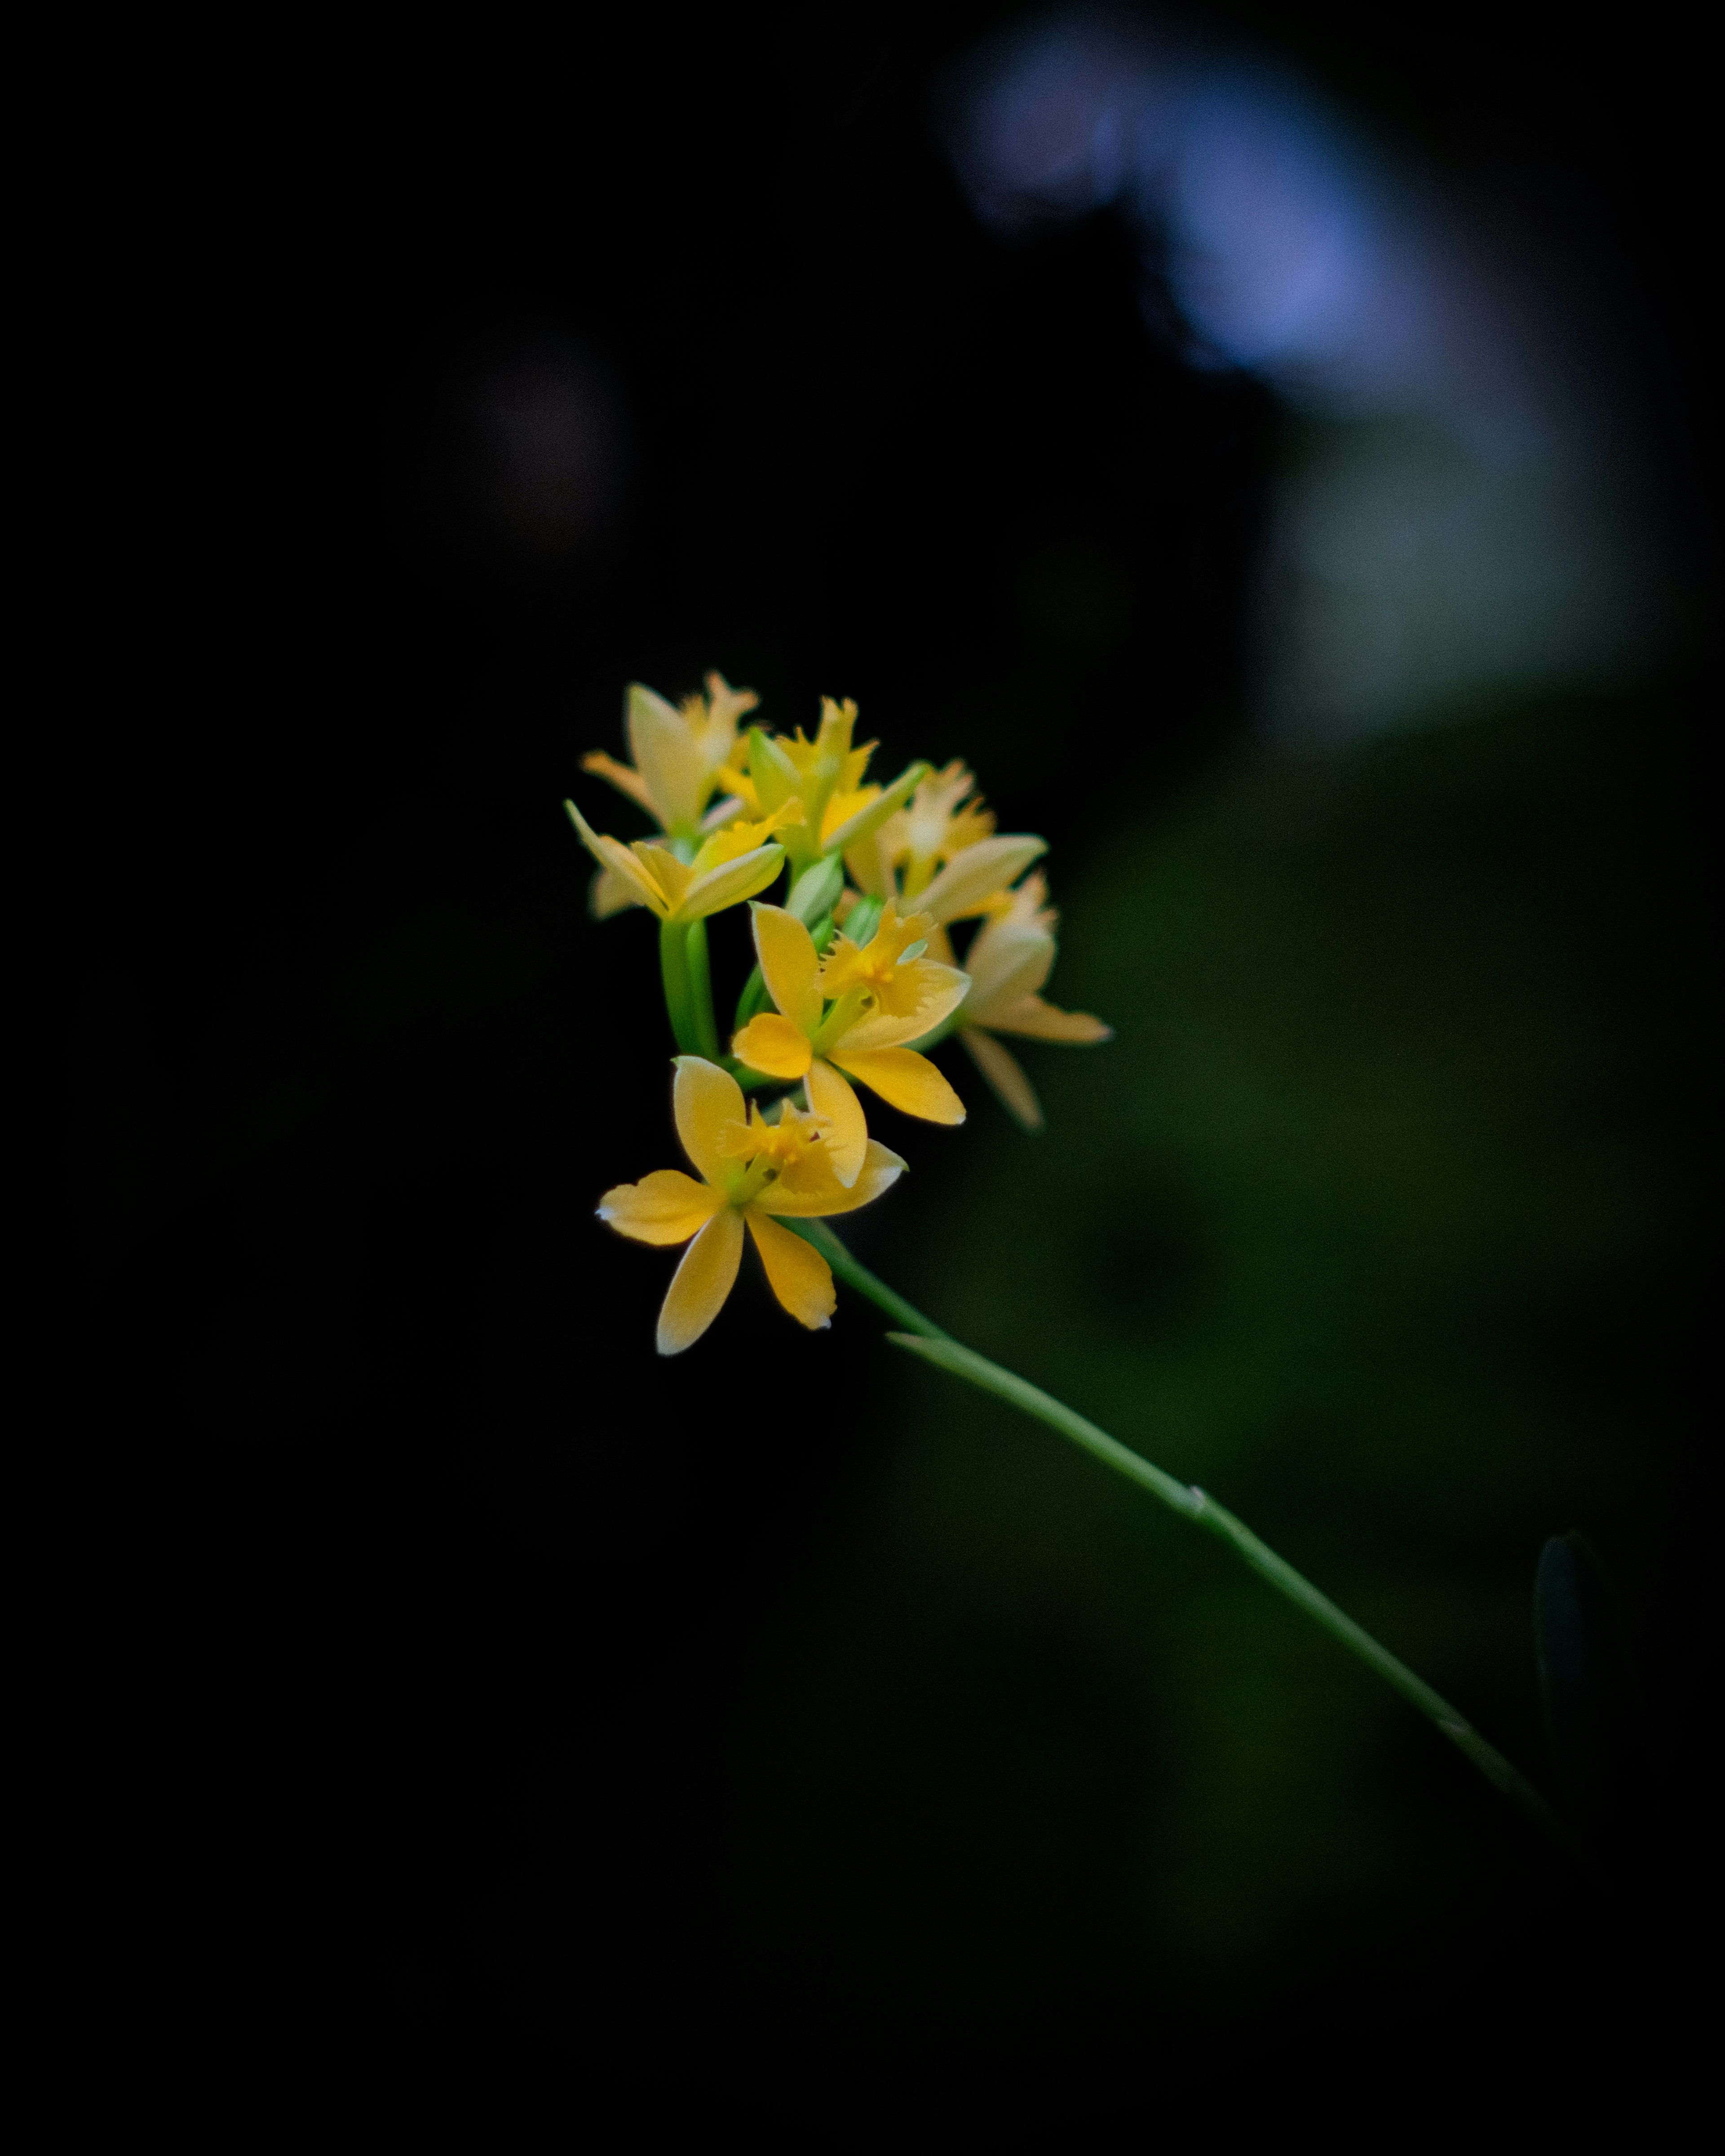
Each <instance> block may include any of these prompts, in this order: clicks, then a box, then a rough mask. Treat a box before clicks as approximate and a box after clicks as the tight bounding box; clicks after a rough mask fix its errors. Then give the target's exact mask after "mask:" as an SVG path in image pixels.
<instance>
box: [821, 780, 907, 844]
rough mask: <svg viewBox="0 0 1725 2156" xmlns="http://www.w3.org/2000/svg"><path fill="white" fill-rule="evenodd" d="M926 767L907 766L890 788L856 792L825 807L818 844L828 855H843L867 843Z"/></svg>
mask: <svg viewBox="0 0 1725 2156" xmlns="http://www.w3.org/2000/svg"><path fill="white" fill-rule="evenodd" d="M927 770H928V766H927V764H926V763H912V764H908V765H906V767H905V769H904V770H902V771H901V773H899V775H898V777H897V778H895V779H894V780H893V782H892V783H891V786H888V787H886V788H881V787H879V786H869V787H861V788H858V789H857V790H856V792H855V793H850V794H843V795H839V796H837V797H835V798H834V799H833V800H831V801H829V803H827V813H826V816H825V819H824V822H823V824H822V828H821V841H820V842H821V844H822V845H823V847H824V848H825V850H827V851H828V852H829V853H840V854H842V853H844V852H845V850H847V849H848V848H849V847H851V846H856V845H861V844H865V843H866V841H867V840H868V839H869V838H870V836H872V834H874V833H875V832H876V831H878V830H879V829H880V827H881V825H882V824H885V823H886V821H887V820H888V819H889V818H890V817H891V816H893V815H894V814H896V813H897V811H898V809H899V808H900V807H901V804H902V803H904V802H905V800H906V798H908V797H909V796H910V794H911V793H913V792H914V791H915V789H916V784H917V783H918V781H919V780H920V779H922V778H923V777H924V776H925V775H926V774H927Z"/></svg>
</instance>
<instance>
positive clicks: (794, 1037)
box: [731, 1011, 814, 1078]
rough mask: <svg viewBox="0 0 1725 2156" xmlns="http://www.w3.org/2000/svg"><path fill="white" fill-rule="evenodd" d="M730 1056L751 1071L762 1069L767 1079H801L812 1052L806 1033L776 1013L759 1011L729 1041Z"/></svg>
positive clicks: (807, 1066)
mask: <svg viewBox="0 0 1725 2156" xmlns="http://www.w3.org/2000/svg"><path fill="white" fill-rule="evenodd" d="M731 1053H732V1055H735V1056H736V1057H737V1058H738V1060H740V1061H742V1062H744V1063H747V1065H748V1066H749V1068H750V1070H764V1071H765V1072H766V1074H767V1075H768V1077H769V1078H800V1077H801V1076H802V1075H803V1072H804V1071H805V1070H807V1069H808V1068H809V1060H810V1058H811V1056H812V1055H813V1054H814V1050H812V1049H811V1048H810V1047H809V1036H808V1034H805V1033H803V1032H802V1031H800V1030H799V1029H798V1028H797V1027H796V1026H794V1025H793V1024H791V1022H790V1020H789V1019H788V1018H781V1017H780V1016H779V1015H778V1012H777V1011H762V1014H761V1015H760V1016H759V1018H752V1019H750V1020H749V1022H748V1024H747V1025H746V1026H745V1027H744V1028H743V1029H742V1032H741V1033H740V1034H737V1038H736V1039H734V1040H733V1041H732V1044H731Z"/></svg>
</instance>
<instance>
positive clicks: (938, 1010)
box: [835, 958, 970, 1055]
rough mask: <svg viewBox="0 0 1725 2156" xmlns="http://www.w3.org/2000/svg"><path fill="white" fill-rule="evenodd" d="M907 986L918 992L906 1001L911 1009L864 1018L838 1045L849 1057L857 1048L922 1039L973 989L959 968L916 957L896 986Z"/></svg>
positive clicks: (848, 1031) (904, 969)
mask: <svg viewBox="0 0 1725 2156" xmlns="http://www.w3.org/2000/svg"><path fill="white" fill-rule="evenodd" d="M906 985H908V986H909V987H910V988H911V990H912V991H913V992H914V993H913V997H911V998H906V1001H908V1002H909V1004H910V1008H909V1009H903V1010H901V1011H899V1012H897V1013H893V1012H889V1011H882V1012H881V1013H880V1015H879V1016H878V1017H875V1018H865V1019H859V1020H858V1021H857V1023H856V1024H855V1025H853V1026H851V1027H850V1028H849V1029H847V1031H846V1032H845V1036H844V1039H842V1040H841V1041H839V1043H837V1044H835V1045H836V1046H837V1047H839V1048H842V1049H843V1050H844V1052H845V1055H850V1052H851V1051H852V1050H853V1049H855V1050H859V1051H860V1050H865V1049H876V1048H898V1047H901V1046H902V1045H903V1044H904V1043H905V1042H906V1041H907V1040H920V1039H922V1036H923V1034H925V1033H932V1032H933V1031H934V1029H935V1028H936V1027H937V1025H939V1024H941V1022H942V1019H948V1018H950V1017H951V1016H952V1013H953V1012H954V1011H955V1010H957V1008H958V1006H959V1004H962V1003H963V1000H964V998H965V995H966V993H968V989H969V988H970V976H969V974H968V973H960V972H959V970H958V968H957V967H956V966H942V965H939V964H937V962H935V961H934V960H933V959H932V958H915V959H912V960H911V963H910V964H909V965H908V966H901V967H900V968H899V973H898V980H897V982H896V983H894V986H895V988H901V987H903V986H906Z"/></svg>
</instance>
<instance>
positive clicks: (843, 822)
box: [723, 696, 928, 869]
mask: <svg viewBox="0 0 1725 2156" xmlns="http://www.w3.org/2000/svg"><path fill="white" fill-rule="evenodd" d="M855 725H856V706H855V704H854V703H852V702H851V701H850V699H849V698H848V697H847V698H846V699H845V701H844V702H843V703H839V702H838V701H836V700H835V699H834V698H833V697H831V696H823V697H822V699H821V705H820V726H819V731H817V733H816V735H815V737H814V740H813V741H808V740H805V739H804V737H803V730H802V728H801V727H800V726H799V727H798V729H797V731H796V732H795V733H794V734H793V735H790V736H786V735H784V734H773V735H768V734H765V733H762V731H760V729H759V728H758V727H757V728H756V729H755V730H754V731H753V732H752V733H751V734H750V736H749V748H748V769H747V772H743V771H740V770H737V769H735V768H728V769H726V772H725V773H724V774H723V777H724V779H725V783H726V785H727V786H729V787H730V788H731V789H732V792H733V793H736V794H737V796H738V798H740V799H742V801H744V802H745V803H747V805H748V806H749V807H750V808H752V809H754V810H755V811H756V812H757V813H764V812H766V811H768V810H770V809H772V808H777V807H778V805H779V804H780V803H783V802H786V801H792V800H798V801H800V802H801V803H803V814H804V822H803V827H802V829H801V830H800V831H799V832H798V834H797V835H796V836H795V837H794V838H793V839H788V840H787V842H786V850H787V851H788V853H789V855H790V856H791V859H792V860H793V862H794V863H795V864H796V865H797V866H798V868H799V869H800V868H806V867H808V866H809V865H810V864H811V863H812V862H814V861H815V860H819V858H820V856H821V855H824V854H842V853H843V852H844V851H845V849H846V848H847V847H849V846H853V845H855V844H859V843H860V841H861V840H863V839H865V838H866V837H867V836H868V834H870V832H872V831H873V830H875V828H876V827H877V826H878V825H879V824H883V823H885V822H886V819H887V818H888V817H890V816H891V815H892V814H893V813H894V811H895V810H896V809H897V808H899V806H900V805H901V803H903V802H904V801H906V799H907V798H909V796H910V794H911V792H912V791H913V789H914V788H916V784H917V783H918V781H919V780H920V779H921V778H922V777H923V775H924V773H926V772H927V768H928V767H927V764H924V763H913V764H911V765H910V766H909V767H907V768H906V770H904V771H902V772H901V773H900V774H899V776H898V777H897V778H896V779H894V781H893V782H892V783H891V786H886V787H880V786H875V785H866V786H865V784H864V783H863V773H865V771H866V770H867V769H868V766H869V758H870V757H871V756H872V755H873V754H874V752H875V747H876V746H877V744H876V743H875V742H865V744H864V745H863V747H860V748H853V747H851V745H850V739H851V733H852V731H853V729H854V728H855Z"/></svg>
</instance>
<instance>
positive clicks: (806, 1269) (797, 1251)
mask: <svg viewBox="0 0 1725 2156" xmlns="http://www.w3.org/2000/svg"><path fill="white" fill-rule="evenodd" d="M743 1218H744V1219H746V1220H747V1222H748V1224H749V1233H750V1235H752V1236H753V1237H754V1239H755V1248H756V1249H757V1250H758V1251H759V1252H760V1253H761V1263H762V1265H765V1267H766V1268H767V1285H768V1286H769V1287H770V1288H771V1289H772V1290H773V1293H774V1294H775V1295H776V1296H778V1299H779V1301H780V1302H781V1303H782V1304H783V1306H784V1307H785V1308H786V1309H787V1310H788V1311H789V1312H790V1313H791V1316H792V1317H794V1318H795V1319H796V1321H797V1322H798V1325H806V1326H807V1327H809V1331H810V1332H823V1331H824V1329H825V1328H826V1327H828V1326H829V1325H830V1324H831V1323H832V1322H833V1312H834V1310H835V1309H837V1307H838V1304H839V1298H838V1296H836V1295H834V1292H833V1269H832V1267H831V1266H830V1265H829V1264H828V1263H827V1261H826V1260H825V1259H824V1257H823V1256H822V1255H821V1254H820V1252H819V1250H815V1249H814V1247H813V1246H812V1245H809V1244H808V1243H805V1242H804V1241H803V1238H802V1237H801V1236H800V1235H793V1234H792V1233H791V1231H790V1229H788V1228H781V1227H780V1226H779V1225H778V1222H777V1221H776V1220H769V1219H768V1218H767V1216H766V1214H764V1213H762V1211H761V1210H760V1209H759V1208H758V1207H757V1206H753V1205H747V1206H745V1207H744V1208H743Z"/></svg>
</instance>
